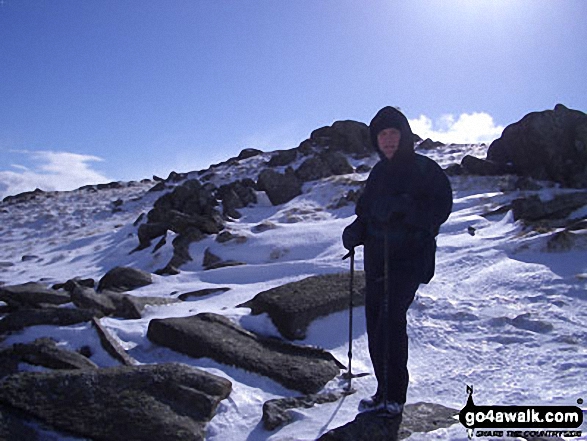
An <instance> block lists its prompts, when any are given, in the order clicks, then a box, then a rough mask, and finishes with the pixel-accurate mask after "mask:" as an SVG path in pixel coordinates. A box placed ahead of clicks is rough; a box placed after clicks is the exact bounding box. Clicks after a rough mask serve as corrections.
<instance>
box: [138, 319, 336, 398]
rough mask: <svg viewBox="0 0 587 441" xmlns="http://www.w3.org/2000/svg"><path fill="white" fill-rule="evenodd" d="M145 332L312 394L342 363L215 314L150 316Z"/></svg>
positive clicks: (178, 347)
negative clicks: (172, 316) (250, 330)
mask: <svg viewBox="0 0 587 441" xmlns="http://www.w3.org/2000/svg"><path fill="white" fill-rule="evenodd" d="M147 337H148V338H149V340H151V341H152V342H154V343H156V344H159V345H162V346H166V347H168V348H171V349H173V350H175V351H178V352H181V353H183V354H186V355H189V356H191V357H196V358H201V357H207V358H211V359H213V360H215V361H217V362H218V363H222V364H226V365H230V366H236V367H239V368H241V369H245V370H247V371H250V372H255V373H258V374H260V375H264V376H266V377H269V378H271V379H273V380H274V381H277V382H278V383H280V384H282V385H283V386H285V387H287V388H289V389H293V390H298V391H300V392H302V393H308V394H310V393H316V392H318V391H319V390H320V389H322V388H323V387H324V385H326V383H328V382H329V381H330V380H332V379H333V378H334V377H335V376H336V375H338V374H339V372H340V369H341V368H344V366H343V365H341V364H340V363H339V362H338V361H336V360H335V359H334V357H333V356H332V355H331V354H329V353H328V352H325V351H323V350H320V349H316V348H311V347H306V346H297V345H292V344H288V343H285V342H282V341H279V340H276V339H270V338H264V337H261V336H258V335H256V334H254V333H252V332H248V331H246V330H244V329H243V328H241V327H239V326H237V325H236V324H234V323H233V322H231V321H230V320H229V319H227V318H225V317H223V316H220V315H217V314H212V313H202V314H198V315H195V316H192V317H182V318H169V319H154V320H151V322H150V323H149V329H148V332H147Z"/></svg>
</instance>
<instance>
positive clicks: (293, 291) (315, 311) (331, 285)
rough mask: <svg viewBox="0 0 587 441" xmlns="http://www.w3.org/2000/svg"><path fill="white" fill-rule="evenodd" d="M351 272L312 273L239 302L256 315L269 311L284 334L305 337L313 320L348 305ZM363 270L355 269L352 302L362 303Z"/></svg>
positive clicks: (272, 319) (298, 337)
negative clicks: (349, 273)
mask: <svg viewBox="0 0 587 441" xmlns="http://www.w3.org/2000/svg"><path fill="white" fill-rule="evenodd" d="M349 285H350V278H349V275H348V274H327V275H321V276H312V277H308V278H306V279H303V280H300V281H298V282H292V283H288V284H286V285H282V286H279V287H277V288H273V289H270V290H267V291H263V292H261V293H259V294H257V295H256V296H255V297H254V298H253V299H251V300H249V301H248V302H246V303H243V304H241V305H239V306H240V307H246V308H251V313H252V314H253V315H257V314H263V313H267V314H269V317H270V318H271V321H272V322H273V324H274V325H275V326H276V327H277V329H278V330H279V332H280V333H281V335H283V336H284V337H286V338H288V339H290V340H295V339H304V338H305V337H306V330H307V328H308V326H309V325H310V323H312V321H314V320H315V319H317V318H318V317H323V316H326V315H328V314H332V313H334V312H337V311H342V310H344V309H346V308H348V306H349V294H350V293H349V288H350V286H349ZM364 286H365V280H364V273H363V272H362V271H357V272H355V282H354V289H353V303H354V304H355V305H363V304H364V297H363V295H362V291H363V289H364Z"/></svg>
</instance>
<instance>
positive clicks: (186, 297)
mask: <svg viewBox="0 0 587 441" xmlns="http://www.w3.org/2000/svg"><path fill="white" fill-rule="evenodd" d="M226 291H230V288H225V287H224V288H204V289H199V290H197V291H190V292H186V293H183V294H180V295H179V296H178V297H177V298H178V299H180V300H182V301H184V302H185V301H190V300H191V299H198V298H200V297H205V296H209V295H212V294H222V293H225V292H226Z"/></svg>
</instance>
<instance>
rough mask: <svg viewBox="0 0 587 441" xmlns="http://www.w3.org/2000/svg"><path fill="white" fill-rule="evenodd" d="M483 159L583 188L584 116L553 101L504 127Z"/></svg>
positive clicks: (586, 174)
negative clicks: (551, 107) (540, 110)
mask: <svg viewBox="0 0 587 441" xmlns="http://www.w3.org/2000/svg"><path fill="white" fill-rule="evenodd" d="M487 159H488V160H491V161H494V162H496V163H500V164H503V165H507V164H511V165H512V166H513V167H514V169H515V171H516V172H517V173H518V174H520V175H524V176H530V177H533V178H535V179H541V180H551V181H555V182H559V183H561V184H563V185H566V186H570V187H577V188H587V115H586V114H585V113H583V112H580V111H578V110H571V109H568V108H567V107H565V106H563V105H562V104H557V105H556V107H555V108H554V110H546V111H543V112H533V113H530V114H528V115H526V116H524V118H522V119H521V120H520V121H518V122H516V123H514V124H510V125H509V126H507V127H506V128H505V130H504V131H503V133H502V135H501V137H500V138H498V139H496V140H495V141H493V143H491V145H490V146H489V149H488V150H487Z"/></svg>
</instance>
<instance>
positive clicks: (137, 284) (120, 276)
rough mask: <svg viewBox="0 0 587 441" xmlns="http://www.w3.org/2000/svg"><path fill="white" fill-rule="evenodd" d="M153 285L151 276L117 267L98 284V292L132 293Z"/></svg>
mask: <svg viewBox="0 0 587 441" xmlns="http://www.w3.org/2000/svg"><path fill="white" fill-rule="evenodd" d="M151 283H153V279H152V277H151V274H150V273H148V272H146V271H142V270H139V269H136V268H129V267H122V266H117V267H115V268H112V269H111V270H110V271H108V272H107V273H106V274H105V275H104V277H102V278H101V279H100V282H98V291H103V290H109V291H132V290H133V289H137V288H141V287H143V286H147V285H150V284H151Z"/></svg>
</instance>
